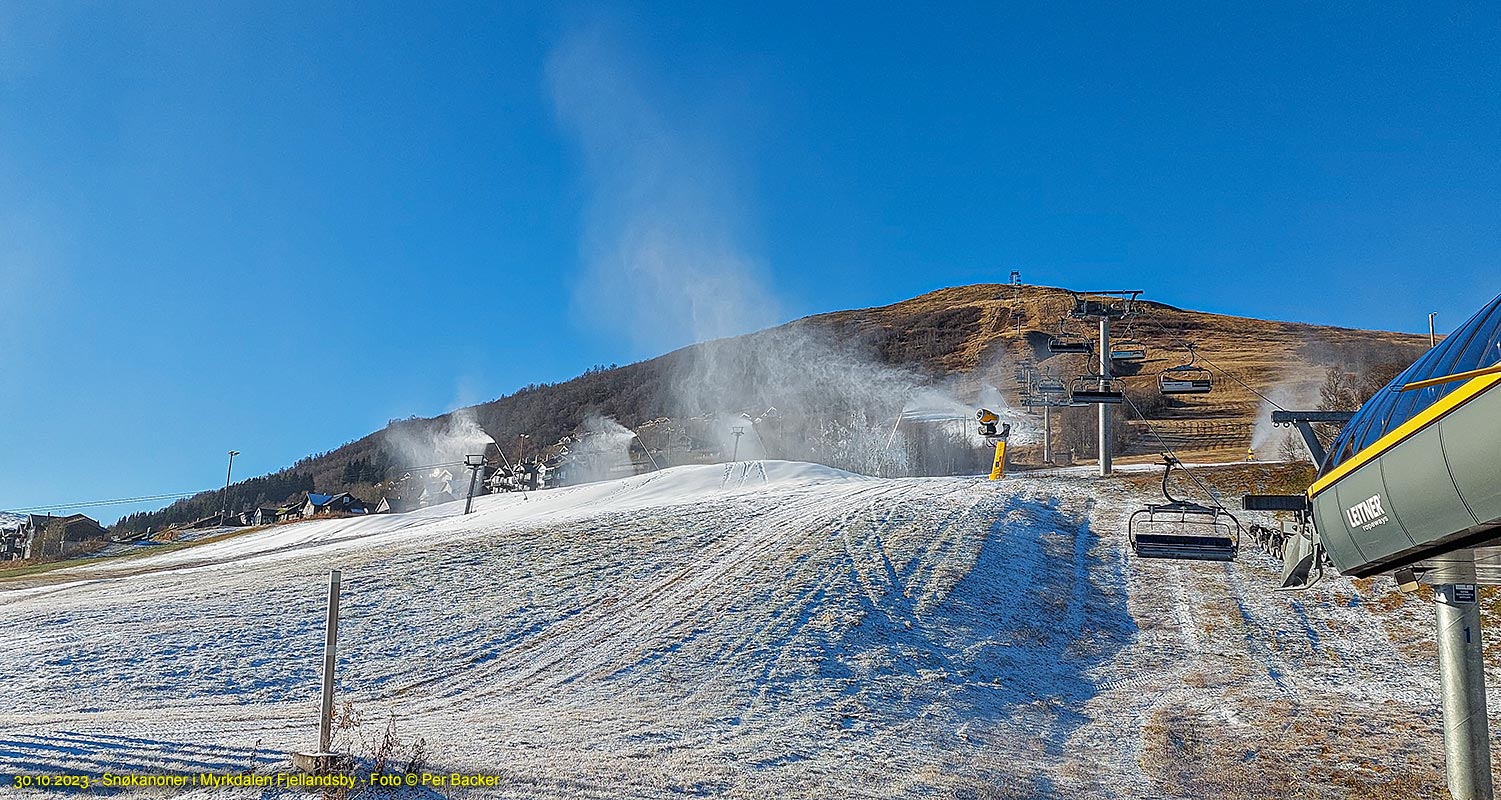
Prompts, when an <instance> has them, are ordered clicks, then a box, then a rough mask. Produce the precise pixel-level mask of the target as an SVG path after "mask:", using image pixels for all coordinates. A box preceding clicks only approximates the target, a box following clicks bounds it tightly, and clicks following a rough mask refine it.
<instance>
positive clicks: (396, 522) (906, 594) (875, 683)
mask: <svg viewBox="0 0 1501 800" xmlns="http://www.w3.org/2000/svg"><path fill="white" fill-rule="evenodd" d="M1102 489H1104V494H1103V495H1102V494H1101V490H1102ZM1136 501H1137V498H1136V496H1135V495H1134V494H1132V493H1131V492H1130V491H1128V490H1126V489H1125V488H1123V487H1121V486H1118V485H1108V486H1104V487H1102V485H1101V484H1098V483H1096V482H1093V481H1091V480H1089V479H1087V478H1082V477H1070V476H1057V477H1051V478H1046V479H1039V480H1017V481H1010V482H1002V483H990V482H987V481H984V480H980V479H977V478H941V479H939V478H934V479H903V480H877V479H870V478H863V477H859V476H854V475H849V474H847V473H842V472H838V471H836V470H832V469H829V468H826V467H820V466H814V465H808V464H796V463H789V462H750V463H743V464H735V465H727V466H726V465H720V466H710V467H678V468H673V469H669V470H665V471H662V472H658V473H652V474H649V475H644V476H639V477H636V478H631V479H626V480H621V481H610V482H604V483H598V484H591V485H587V486H581V487H574V488H570V489H564V490H559V491H551V492H541V493H533V494H530V495H527V496H524V497H523V496H520V495H501V496H493V497H485V498H480V499H478V500H477V501H476V509H477V511H476V513H475V514H473V515H470V516H467V517H464V516H459V514H458V512H459V511H460V510H461V509H462V503H456V504H450V505H448V506H442V507H437V508H433V509H427V510H424V511H422V512H417V513H413V514H407V515H389V516H380V517H369V518H360V519H348V520H328V521H317V522H306V523H300V524H295V525H286V526H279V527H276V528H271V529H266V530H262V531H255V532H251V533H246V534H243V535H240V536H236V537H233V538H229V539H225V540H223V541H217V542H211V543H206V544H201V545H198V546H195V547H190V548H185V549H181V550H176V551H173V552H165V553H160V554H152V555H146V556H142V557H137V558H129V559H113V560H106V561H100V562H97V563H93V564H87V565H79V566H72V567H69V568H67V569H66V570H63V571H57V572H53V573H49V574H47V575H46V576H43V577H37V578H31V579H22V580H12V581H6V582H0V625H3V626H4V627H5V630H6V631H7V633H8V635H7V641H8V642H9V643H10V646H9V647H7V649H6V651H5V652H4V654H3V655H0V661H3V663H4V666H5V670H4V673H5V674H6V675H7V676H9V677H8V679H7V688H8V691H7V692H5V693H4V694H3V695H0V697H3V700H0V772H4V773H6V774H10V773H16V772H22V773H36V772H53V773H56V772H62V771H76V772H85V773H89V774H95V775H97V774H99V773H102V772H104V771H113V772H117V773H118V772H160V771H172V772H199V771H219V772H223V771H239V770H245V769H257V770H262V771H267V770H275V769H279V768H285V766H286V765H285V756H286V754H287V753H288V752H289V751H291V750H294V749H303V748H306V747H307V746H309V745H310V744H311V743H312V742H311V739H312V738H313V736H314V731H315V725H316V715H317V705H316V697H315V692H316V686H317V682H318V669H319V664H320V655H321V653H320V651H321V642H322V613H323V587H324V581H325V576H326V573H327V570H328V569H329V568H330V567H338V568H340V569H342V570H344V586H345V591H344V609H345V613H344V615H343V621H342V623H341V625H342V627H341V658H340V672H339V699H340V701H341V703H344V702H347V703H348V704H349V705H350V709H351V710H352V711H353V712H354V713H355V714H356V716H357V718H358V719H359V720H360V721H361V724H360V725H359V726H358V727H354V728H349V729H346V730H345V731H344V732H343V736H344V737H345V740H346V742H347V743H348V744H349V745H350V746H351V747H353V748H354V749H355V750H356V751H360V750H361V749H362V748H367V747H368V742H369V741H371V740H372V739H374V738H376V737H378V735H379V734H380V733H381V732H383V731H384V729H385V726H386V724H387V723H388V722H389V721H392V720H394V726H395V730H396V732H397V734H398V735H399V736H401V737H402V738H404V739H405V740H406V741H408V742H410V741H412V740H413V739H414V738H415V737H417V736H421V737H423V738H424V739H425V740H426V741H427V743H428V749H429V752H430V757H429V763H430V764H431V766H432V767H433V768H434V769H437V770H441V771H453V770H458V771H470V772H483V773H492V774H496V775H499V776H500V778H501V782H502V786H504V787H506V788H505V790H504V791H503V792H500V793H499V794H501V795H503V796H506V797H539V798H541V797H546V798H553V797H557V798H562V797H570V798H572V797H644V798H645V797H649V798H657V797H675V796H680V795H684V794H690V795H709V796H726V797H747V798H749V797H768V796H782V797H809V798H812V797H818V798H825V797H1018V798H1023V797H1027V798H1030V797H1179V796H1181V797H1192V796H1201V795H1202V793H1203V792H1205V791H1213V790H1215V789H1216V787H1219V786H1220V785H1221V784H1222V783H1225V784H1229V783H1230V782H1231V779H1232V778H1234V782H1235V785H1234V786H1230V788H1229V789H1227V790H1226V791H1228V792H1229V793H1227V794H1225V795H1224V796H1236V797H1239V796H1245V797H1278V796H1282V795H1281V794H1279V792H1281V791H1282V790H1283V789H1284V788H1285V785H1286V784H1285V782H1284V781H1283V778H1282V776H1277V775H1269V776H1267V779H1266V780H1263V781H1260V782H1259V783H1258V782H1257V781H1256V780H1255V779H1254V776H1255V775H1256V774H1257V773H1256V772H1255V770H1256V769H1257V768H1258V765H1257V764H1255V763H1254V762H1255V760H1256V759H1257V758H1266V759H1267V761H1268V762H1270V761H1271V760H1272V759H1273V756H1275V757H1276V758H1277V759H1283V760H1285V761H1286V764H1285V765H1282V764H1279V767H1280V766H1291V767H1294V768H1303V769H1304V774H1308V773H1309V772H1310V771H1312V770H1311V766H1312V765H1313V764H1315V763H1319V759H1320V758H1322V756H1320V755H1318V751H1317V748H1306V747H1303V745H1302V744H1299V742H1300V741H1302V740H1299V739H1296V736H1297V735H1298V734H1297V733H1296V732H1295V731H1294V730H1293V725H1294V723H1295V722H1296V721H1297V720H1298V719H1299V718H1300V717H1301V716H1302V715H1303V714H1305V713H1306V711H1307V710H1309V709H1312V708H1314V707H1315V704H1321V705H1320V706H1319V707H1320V708H1325V709H1327V708H1334V709H1336V712H1337V713H1344V712H1348V713H1352V714H1353V713H1356V710H1357V709H1358V708H1369V707H1371V706H1372V705H1374V704H1377V703H1385V704H1388V705H1389V706H1390V707H1389V708H1388V709H1387V712H1385V714H1384V716H1383V715H1377V719H1375V720H1373V722H1372V726H1371V727H1372V728H1377V729H1379V728H1380V727H1381V725H1382V724H1386V723H1390V721H1391V719H1392V718H1399V717H1402V715H1406V717H1407V718H1408V719H1409V720H1410V723H1409V724H1411V725H1413V726H1415V729H1421V728H1422V726H1423V725H1425V724H1427V722H1431V721H1432V720H1431V719H1427V718H1428V717H1431V716H1432V715H1433V714H1434V713H1435V709H1436V706H1434V704H1433V698H1434V695H1433V694H1432V691H1431V689H1432V686H1431V681H1430V682H1429V684H1424V683H1423V679H1422V678H1421V675H1420V671H1421V670H1422V669H1423V668H1424V667H1425V665H1424V664H1423V662H1422V658H1423V654H1422V653H1421V652H1414V653H1412V654H1411V655H1410V658H1407V659H1406V660H1404V659H1403V658H1402V657H1399V656H1394V655H1392V650H1391V640H1392V639H1393V638H1396V637H1401V636H1406V635H1407V630H1408V627H1411V626H1414V625H1416V627H1415V628H1414V630H1417V631H1420V630H1421V621H1419V622H1417V623H1415V622H1414V619H1415V617H1414V614H1413V613H1410V612H1409V611H1405V610H1402V609H1398V610H1397V611H1395V612H1393V613H1391V614H1388V615H1385V616H1379V617H1372V616H1371V615H1370V614H1368V613H1365V612H1364V611H1363V610H1361V609H1359V608H1358V605H1359V600H1358V599H1355V598H1354V594H1353V592H1350V591H1349V587H1348V585H1346V586H1345V589H1346V594H1348V595H1350V597H1351V598H1352V600H1351V602H1353V603H1354V604H1355V605H1351V604H1350V602H1346V601H1344V600H1343V599H1340V598H1337V597H1336V596H1335V595H1324V596H1319V597H1314V598H1307V599H1305V600H1304V601H1301V602H1295V603H1289V602H1288V601H1287V599H1286V598H1283V597H1271V596H1270V592H1268V591H1266V584H1265V581H1266V580H1267V576H1266V575H1265V574H1263V572H1264V571H1265V567H1258V566H1256V565H1249V566H1246V565H1237V566H1233V567H1228V568H1227V567H1224V566H1220V565H1195V566H1184V565H1176V564H1160V563H1159V564H1146V565H1138V564H1137V563H1135V562H1131V563H1128V562H1127V561H1126V559H1125V556H1124V552H1123V547H1122V541H1121V538H1122V537H1120V536H1119V535H1117V534H1116V533H1115V527H1114V526H1116V525H1117V524H1118V522H1119V518H1120V517H1121V515H1123V514H1125V513H1127V512H1128V511H1129V509H1130V507H1131V505H1132V504H1133V503H1134V502H1136ZM1101 530H1103V531H1104V532H1105V533H1104V535H1103V536H1102V535H1101V534H1100V533H1099V531H1101ZM1305 603H1306V604H1308V605H1310V606H1312V607H1313V609H1314V610H1309V609H1308V608H1305ZM1362 615H1364V616H1362ZM1314 617H1318V618H1319V619H1333V620H1338V621H1340V622H1341V624H1346V623H1348V624H1349V629H1348V630H1346V631H1344V632H1343V633H1341V634H1340V635H1335V634H1334V633H1328V634H1327V635H1324V636H1320V634H1319V632H1318V630H1317V628H1319V627H1320V625H1319V624H1318V623H1316V622H1314V621H1313V619H1312V618H1314ZM1371 619H1375V620H1376V624H1374V625H1372V624H1370V620H1371ZM1360 620H1366V622H1365V623H1364V624H1360V623H1359V621H1360ZM1373 654H1382V656H1383V657H1384V658H1385V659H1386V662H1387V666H1388V667H1393V668H1392V669H1386V670H1378V669H1376V668H1375V667H1374V666H1366V665H1365V664H1364V661H1365V660H1366V659H1369V658H1370V657H1371V656H1372V655H1373ZM1378 673H1380V674H1378ZM1352 685H1359V686H1360V688H1359V689H1358V690H1354V689H1352V688H1351V686H1352ZM1425 715H1426V716H1425ZM1425 720H1426V721H1425ZM1216 730H1217V731H1218V732H1215V731H1216ZM1206 731H1207V732H1206ZM1206 737H1207V738H1206ZM1290 737H1292V738H1291V741H1292V742H1293V744H1292V745H1288V744H1287V742H1288V741H1289V740H1290ZM1279 742H1280V743H1282V744H1281V745H1279V744H1278V743H1279ZM1304 744H1306V743H1304ZM1248 748H1251V750H1250V751H1254V752H1253V754H1252V755H1250V756H1249V757H1248V756H1247V752H1250V751H1248ZM1373 758H1375V759H1376V761H1375V762H1374V763H1375V766H1376V767H1378V768H1379V770H1377V771H1372V772H1371V776H1375V777H1372V778H1371V780H1378V779H1380V780H1390V779H1392V777H1393V776H1394V775H1395V776H1405V775H1411V776H1413V780H1415V781H1417V782H1418V783H1422V782H1423V781H1425V780H1428V775H1429V774H1432V775H1433V776H1434V779H1435V780H1436V775H1437V773H1429V772H1428V771H1429V770H1432V769H1434V768H1435V767H1434V760H1435V759H1434V753H1433V752H1432V748H1431V747H1426V746H1409V747H1407V748H1406V749H1405V750H1404V749H1402V748H1396V749H1394V750H1387V751H1383V752H1382V753H1378V754H1377V755H1376V756H1373ZM1218 759H1233V760H1235V761H1237V762H1238V763H1239V764H1240V765H1244V764H1247V763H1249V764H1250V765H1251V766H1249V767H1244V768H1241V767H1235V768H1230V769H1227V768H1225V767H1224V766H1223V765H1221V764H1218V763H1217V760H1218ZM1382 759H1384V760H1382ZM1357 761H1358V759H1357ZM1267 766H1270V763H1268V764H1267ZM1361 769H1369V767H1368V766H1367V765H1366V764H1365V762H1360V763H1357V764H1355V765H1354V766H1353V767H1351V768H1349V769H1344V770H1343V771H1340V770H1335V769H1328V770H1325V771H1324V772H1322V773H1319V776H1320V777H1318V780H1319V781H1321V783H1316V784H1313V785H1312V791H1311V792H1310V795H1309V796H1317V797H1324V796H1328V797H1348V796H1363V795H1360V794H1359V793H1358V792H1359V791H1360V790H1362V787H1364V786H1365V785H1366V784H1367V783H1370V781H1368V780H1366V778H1365V777H1363V775H1362V773H1361V772H1360V770H1361ZM1237 770H1240V771H1237ZM1243 773H1244V774H1249V775H1251V776H1252V777H1251V778H1246V777H1236V776H1242V774H1243ZM1363 781H1364V782H1363ZM1372 785H1379V782H1378V783H1376V784H1372ZM216 791H217V792H220V793H222V792H223V790H216ZM1236 792H1239V794H1237V793H1236ZM273 793H274V792H273ZM1371 796H1380V795H1377V794H1372V795H1371ZM1417 796H1423V795H1421V794H1419V795H1417ZM1434 796H1437V795H1436V794H1435V795H1434Z"/></svg>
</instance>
